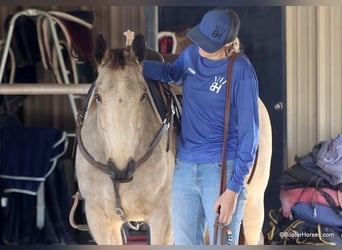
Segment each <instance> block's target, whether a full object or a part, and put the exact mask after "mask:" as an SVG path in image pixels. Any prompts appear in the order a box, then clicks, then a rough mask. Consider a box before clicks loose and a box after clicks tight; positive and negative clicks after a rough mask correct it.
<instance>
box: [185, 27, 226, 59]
mask: <svg viewBox="0 0 342 250" xmlns="http://www.w3.org/2000/svg"><path fill="white" fill-rule="evenodd" d="M187 36H188V38H189V39H190V40H191V41H192V42H193V43H195V44H197V45H198V46H199V47H200V48H201V49H203V50H204V51H206V52H208V53H213V52H215V51H218V50H219V49H221V48H222V47H223V46H224V44H223V45H222V44H221V43H216V42H213V41H211V40H210V39H209V38H208V37H207V36H205V35H203V33H202V32H201V30H200V29H199V25H196V26H195V27H193V28H192V29H191V30H190V31H189V32H188V34H187Z"/></svg>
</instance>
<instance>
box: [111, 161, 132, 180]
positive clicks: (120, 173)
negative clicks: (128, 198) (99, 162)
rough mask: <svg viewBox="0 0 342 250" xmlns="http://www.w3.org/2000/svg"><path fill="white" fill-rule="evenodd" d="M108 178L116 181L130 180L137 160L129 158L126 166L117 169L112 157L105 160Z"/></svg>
mask: <svg viewBox="0 0 342 250" xmlns="http://www.w3.org/2000/svg"><path fill="white" fill-rule="evenodd" d="M106 167H107V169H108V171H109V173H110V178H111V179H112V180H113V181H115V182H118V183H123V182H130V181H131V180H132V179H133V175H134V172H135V169H136V167H137V162H136V161H135V160H134V159H129V160H128V163H127V166H126V167H125V168H124V169H118V168H117V166H116V164H115V162H114V161H113V160H112V159H109V160H108V161H107V165H106Z"/></svg>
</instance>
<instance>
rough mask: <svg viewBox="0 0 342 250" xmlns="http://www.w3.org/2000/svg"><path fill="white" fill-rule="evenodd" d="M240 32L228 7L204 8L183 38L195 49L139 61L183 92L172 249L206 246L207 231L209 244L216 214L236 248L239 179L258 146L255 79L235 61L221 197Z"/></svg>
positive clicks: (147, 72) (242, 60)
mask: <svg viewBox="0 0 342 250" xmlns="http://www.w3.org/2000/svg"><path fill="white" fill-rule="evenodd" d="M239 28H240V20H239V17H238V15H237V14H236V13H235V12H234V11H233V10H232V9H225V8H216V9H213V10H210V11H208V12H207V13H206V14H205V15H204V16H203V18H202V20H201V22H200V23H199V24H198V25H196V26H195V27H193V28H192V29H191V30H190V31H189V32H188V38H189V39H190V40H192V42H193V43H194V44H192V45H190V46H189V47H187V48H186V49H185V50H184V51H183V52H182V53H181V54H180V55H179V57H178V58H177V60H176V61H175V62H174V63H171V64H167V63H160V62H152V61H145V62H144V68H143V74H144V76H145V77H146V78H149V79H155V80H160V81H162V82H173V83H176V84H179V85H182V86H183V99H182V105H183V107H182V110H183V113H182V121H181V122H182V124H181V132H180V135H179V138H178V145H177V155H176V163H175V170H174V176H173V183H172V200H171V204H172V224H173V234H174V243H175V244H176V245H198V244H204V234H205V229H206V226H207V229H208V231H209V239H210V244H213V236H214V233H213V231H214V223H215V218H216V215H217V213H218V212H219V222H220V223H222V224H224V225H227V226H228V227H229V228H230V229H231V231H232V236H233V240H232V244H234V245H237V244H238V239H239V231H240V225H241V219H242V215H243V212H244V207H245V201H246V187H245V177H246V175H247V174H248V173H249V170H250V168H251V166H252V162H253V160H254V157H255V154H256V149H257V145H258V142H259V117H258V94H259V91H258V80H257V76H256V74H255V71H254V68H253V66H252V64H251V62H250V61H249V60H248V59H247V58H246V57H245V56H238V58H236V60H235V62H234V66H233V71H232V91H231V97H230V102H231V104H230V119H229V135H228V142H227V189H226V191H225V192H224V193H223V194H222V195H220V175H221V169H220V167H221V155H222V145H223V133H224V115H225V100H226V98H225V96H226V86H227V84H226V83H227V79H226V78H227V69H228V63H229V61H230V57H231V56H232V55H233V54H234V53H237V52H239V51H240V45H239V39H238V32H239ZM256 216H257V215H256Z"/></svg>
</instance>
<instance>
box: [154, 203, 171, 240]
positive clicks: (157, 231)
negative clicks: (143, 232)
mask: <svg viewBox="0 0 342 250" xmlns="http://www.w3.org/2000/svg"><path fill="white" fill-rule="evenodd" d="M170 218H171V217H170V212H169V209H168V208H166V207H165V208H164V209H159V210H158V209H156V210H155V211H154V212H153V214H152V215H151V216H150V218H149V221H148V224H149V227H150V241H151V245H172V243H173V235H172V227H171V220H170Z"/></svg>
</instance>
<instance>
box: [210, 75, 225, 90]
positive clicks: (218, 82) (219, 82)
mask: <svg viewBox="0 0 342 250" xmlns="http://www.w3.org/2000/svg"><path fill="white" fill-rule="evenodd" d="M226 83H227V80H226V79H224V77H221V76H215V80H214V82H213V83H212V84H211V85H210V87H209V89H210V91H212V92H215V93H216V94H218V93H219V92H220V90H221V88H222V86H223V85H224V84H226Z"/></svg>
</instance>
